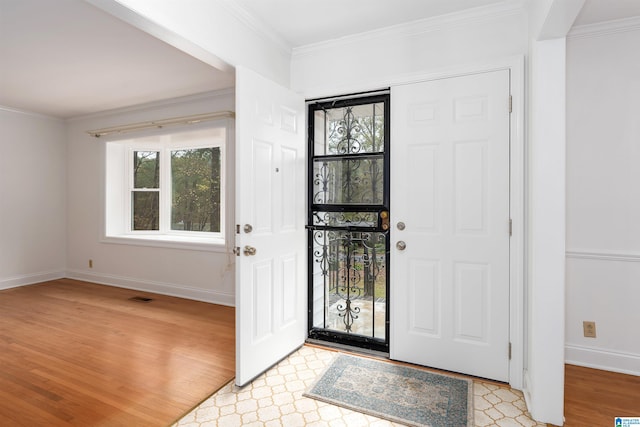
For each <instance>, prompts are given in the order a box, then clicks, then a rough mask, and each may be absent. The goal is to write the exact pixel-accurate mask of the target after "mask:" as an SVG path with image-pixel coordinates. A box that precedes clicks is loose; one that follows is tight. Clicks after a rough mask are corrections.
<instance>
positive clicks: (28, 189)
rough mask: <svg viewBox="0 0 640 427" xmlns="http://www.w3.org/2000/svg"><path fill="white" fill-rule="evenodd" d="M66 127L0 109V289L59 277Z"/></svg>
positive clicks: (61, 269) (62, 255) (63, 240)
mask: <svg viewBox="0 0 640 427" xmlns="http://www.w3.org/2000/svg"><path fill="white" fill-rule="evenodd" d="M65 140H66V135H65V125H64V122H63V121H61V120H58V119H53V118H49V117H45V116H39V115H35V114H29V113H22V112H17V111H12V110H9V109H3V108H2V107H0V153H1V154H0V289H5V288H10V287H14V286H20V285H26V284H31V283H36V282H40V281H44V280H51V279H55V278H60V277H64V270H65V263H66V260H65V253H66V251H65V247H66V233H65V230H66V223H65V214H66V203H65V202H66V200H65V197H66V196H65V195H66V190H65V185H66V173H65V166H66V160H65V154H66V150H65Z"/></svg>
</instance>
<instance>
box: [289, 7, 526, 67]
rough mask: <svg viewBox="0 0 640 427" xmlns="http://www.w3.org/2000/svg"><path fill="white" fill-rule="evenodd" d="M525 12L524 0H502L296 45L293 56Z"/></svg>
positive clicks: (413, 34) (439, 29)
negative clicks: (336, 37)
mask: <svg viewBox="0 0 640 427" xmlns="http://www.w3.org/2000/svg"><path fill="white" fill-rule="evenodd" d="M523 13H524V2H523V1H522V0H504V1H502V2H500V3H495V4H492V5H488V6H482V7H476V8H472V9H467V10H463V11H460V12H454V13H449V14H446V15H440V16H434V17H431V18H425V19H419V20H416V21H412V22H408V23H404V24H398V25H392V26H389V27H385V28H380V29H377V30H372V31H366V32H363V33H359V34H354V35H350V36H345V37H341V38H338V39H333V40H327V41H323V42H318V43H313V44H309V45H305V46H299V47H294V48H293V56H294V57H299V56H304V55H307V54H312V53H314V52H316V51H319V50H325V49H332V48H336V47H339V46H343V45H349V44H352V43H359V42H363V41H369V40H371V39H377V38H393V37H407V36H415V35H418V34H422V33H428V32H433V31H441V30H443V29H447V28H454V27H458V26H463V25H470V24H475V23H482V22H486V21H489V20H492V19H496V18H501V17H505V16H512V15H520V14H523Z"/></svg>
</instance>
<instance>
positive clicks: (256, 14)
mask: <svg viewBox="0 0 640 427" xmlns="http://www.w3.org/2000/svg"><path fill="white" fill-rule="evenodd" d="M226 1H227V4H229V5H230V6H232V7H235V8H242V9H244V11H245V12H246V13H248V14H249V15H250V16H252V18H253V19H254V20H255V21H257V22H259V23H260V26H262V27H266V28H269V29H270V30H271V31H273V32H275V33H276V34H277V37H278V38H280V39H281V40H282V41H283V42H284V43H285V44H286V45H288V46H289V47H290V48H293V47H297V46H303V45H308V44H312V43H318V42H321V41H326V40H329V39H336V38H340V37H345V36H348V35H352V34H357V33H361V32H365V31H370V30H374V29H378V28H382V27H388V26H392V25H397V24H402V23H406V22H410V21H414V20H418V19H425V18H432V17H435V16H439V15H443V14H448V13H455V12H460V11H463V10H467V9H471V8H477V7H483V6H488V5H491V4H496V3H505V2H507V3H508V2H517V3H521V2H522V1H523V0H393V1H390V0H322V1H317V0H226ZM529 1H537V0H529ZM630 16H640V0H586V3H585V7H584V9H583V10H582V12H581V13H580V15H579V16H578V19H577V21H576V24H577V25H578V24H579V25H581V24H591V23H596V22H601V21H606V20H612V19H620V18H626V17H630ZM233 84H234V77H233V72H227V73H224V72H221V71H219V70H217V69H215V68H213V67H211V66H209V65H207V64H205V63H203V62H201V61H199V60H197V59H195V58H193V57H191V56H189V55H187V54H185V53H183V52H181V51H179V50H177V49H175V48H173V47H171V46H169V45H167V44H165V43H164V42H162V41H160V40H158V39H156V38H154V37H152V36H150V35H148V34H146V33H144V32H142V31H140V30H138V29H136V28H133V27H132V26H130V25H128V24H126V23H124V22H122V21H120V20H118V19H117V18H115V17H113V16H111V15H109V14H107V13H106V12H104V11H102V10H100V9H98V8H96V7H94V6H92V5H90V4H88V3H86V2H85V1H83V0H55V1H54V0H0V106H5V107H9V108H14V109H19V110H26V111H32V112H36V113H41V114H46V115H50V116H55V117H61V118H69V117H76V116H80V115H86V114H90V113H95V112H100V111H105V110H109V109H114V108H120V107H126V106H131V105H137V104H142V103H146V102H152V101H157V100H162V99H169V98H176V97H180V96H185V95H191V94H196V93H202V92H208V91H212V90H217V89H222V88H227V87H232V86H233Z"/></svg>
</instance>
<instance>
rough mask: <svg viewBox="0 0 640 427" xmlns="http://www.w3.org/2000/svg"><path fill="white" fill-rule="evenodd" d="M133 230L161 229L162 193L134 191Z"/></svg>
mask: <svg viewBox="0 0 640 427" xmlns="http://www.w3.org/2000/svg"><path fill="white" fill-rule="evenodd" d="M132 197H133V200H132V205H133V212H132V215H133V227H132V228H133V230H159V229H160V228H159V226H158V225H159V224H158V215H159V212H160V193H159V192H157V191H133V192H132Z"/></svg>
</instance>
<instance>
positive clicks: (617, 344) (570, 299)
mask: <svg viewBox="0 0 640 427" xmlns="http://www.w3.org/2000/svg"><path fill="white" fill-rule="evenodd" d="M639 24H640V20H635V21H634V22H627V23H625V25H622V26H620V25H616V23H612V24H611V25H609V26H607V25H599V26H592V27H591V28H589V27H587V28H585V27H583V28H582V29H581V31H577V32H574V35H572V36H571V37H570V38H569V41H568V64H567V96H568V105H567V251H568V254H567V260H566V263H567V326H566V335H567V340H566V358H567V362H568V363H573V364H577V365H583V366H590V367H595V368H600V369H607V370H612V371H619V372H627V373H632V374H635V375H640V328H638V326H639V325H640V310H639V309H638V304H640V190H639V188H640V187H639V185H640V55H638V54H637V52H638V46H640V25H639ZM585 320H588V321H595V322H596V331H597V338H585V337H583V331H582V322H583V321H585Z"/></svg>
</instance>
